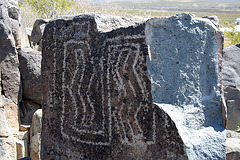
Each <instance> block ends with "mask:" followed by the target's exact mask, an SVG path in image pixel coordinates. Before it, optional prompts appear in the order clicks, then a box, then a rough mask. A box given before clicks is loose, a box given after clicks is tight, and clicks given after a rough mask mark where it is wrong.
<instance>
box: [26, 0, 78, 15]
mask: <svg viewBox="0 0 240 160" xmlns="http://www.w3.org/2000/svg"><path fill="white" fill-rule="evenodd" d="M26 2H27V3H28V5H30V6H31V7H32V9H33V10H34V11H35V12H37V14H38V15H39V16H40V17H41V18H55V17H57V16H59V15H61V14H62V12H64V11H65V10H67V11H68V10H70V8H71V7H72V6H73V5H76V1H75V0H38V1H36V0H26Z"/></svg>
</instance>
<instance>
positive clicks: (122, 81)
mask: <svg viewBox="0 0 240 160" xmlns="http://www.w3.org/2000/svg"><path fill="white" fill-rule="evenodd" d="M97 25H98V24H97V20H96V17H95V16H91V15H80V16H77V17H73V18H67V19H57V20H54V21H51V22H50V23H49V24H48V25H47V26H46V28H45V32H44V36H43V61H42V84H43V121H42V125H43V126H42V143H41V145H42V146H41V158H42V159H119V160H120V159H121V160H122V159H164V160H166V159H187V155H186V152H185V146H184V144H183V141H182V139H181V138H180V136H179V134H178V130H177V128H176V126H175V123H174V122H173V121H172V120H171V118H170V117H169V116H168V115H167V114H166V113H165V112H164V111H163V110H162V109H161V108H159V107H158V106H157V105H155V104H153V103H152V94H151V82H150V80H149V78H148V76H147V74H148V72H147V66H146V60H147V56H148V48H147V45H146V42H145V24H144V23H143V24H139V25H137V26H131V27H128V28H121V29H116V30H113V31H110V32H105V33H101V32H100V30H98V29H97Z"/></svg>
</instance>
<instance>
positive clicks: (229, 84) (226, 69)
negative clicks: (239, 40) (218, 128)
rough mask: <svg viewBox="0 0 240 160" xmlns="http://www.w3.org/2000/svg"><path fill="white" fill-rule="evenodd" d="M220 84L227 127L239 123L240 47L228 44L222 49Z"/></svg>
mask: <svg viewBox="0 0 240 160" xmlns="http://www.w3.org/2000/svg"><path fill="white" fill-rule="evenodd" d="M222 85H223V92H224V98H225V102H226V105H227V129H229V130H236V129H237V126H239V125H240V106H239V104H240V48H239V47H237V46H228V47H226V48H224V50H223V62H222Z"/></svg>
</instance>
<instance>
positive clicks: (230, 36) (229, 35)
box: [224, 22, 240, 45]
mask: <svg viewBox="0 0 240 160" xmlns="http://www.w3.org/2000/svg"><path fill="white" fill-rule="evenodd" d="M225 25H226V26H227V28H229V30H227V31H225V32H224V35H225V38H226V39H227V40H228V41H229V43H228V44H227V45H235V44H237V43H240V31H237V26H236V25H229V23H227V22H225Z"/></svg>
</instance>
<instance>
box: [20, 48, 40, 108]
mask: <svg viewBox="0 0 240 160" xmlns="http://www.w3.org/2000/svg"><path fill="white" fill-rule="evenodd" d="M19 60H20V71H21V79H22V83H23V97H24V98H25V99H29V100H32V101H33V102H35V103H38V104H41V100H42V89H41V61H42V54H41V52H38V51H36V50H34V49H32V48H30V47H28V48H22V49H21V50H20V52H19Z"/></svg>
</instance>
